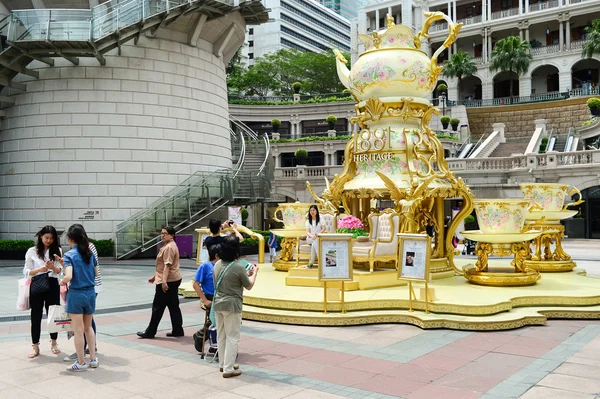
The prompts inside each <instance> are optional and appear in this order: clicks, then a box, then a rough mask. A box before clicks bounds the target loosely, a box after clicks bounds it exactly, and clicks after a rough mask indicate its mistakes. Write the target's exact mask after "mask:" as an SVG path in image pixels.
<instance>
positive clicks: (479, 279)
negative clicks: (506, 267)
mask: <svg viewBox="0 0 600 399" xmlns="http://www.w3.org/2000/svg"><path fill="white" fill-rule="evenodd" d="M463 270H464V272H465V274H464V277H465V278H466V279H467V280H469V282H470V283H473V284H477V285H487V286H491V287H523V286H527V285H534V284H535V283H537V281H538V280H539V279H540V278H541V277H542V276H541V275H540V273H539V272H538V271H537V270H533V269H525V272H523V273H488V272H478V271H477V270H476V269H475V268H474V267H468V266H465V267H464V268H463Z"/></svg>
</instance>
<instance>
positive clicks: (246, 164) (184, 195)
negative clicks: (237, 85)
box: [116, 120, 273, 259]
mask: <svg viewBox="0 0 600 399" xmlns="http://www.w3.org/2000/svg"><path fill="white" fill-rule="evenodd" d="M232 126H233V127H234V128H235V130H234V129H232V130H231V132H230V133H231V140H232V145H231V146H232V159H234V160H237V165H236V167H235V168H234V169H224V170H218V171H215V172H197V173H194V174H193V175H191V176H190V177H189V178H187V179H186V180H184V181H183V182H182V183H181V184H179V185H178V186H177V187H175V188H174V189H173V190H171V191H170V192H169V193H167V194H166V195H165V196H163V197H161V198H159V199H158V200H156V201H155V202H154V203H152V204H151V205H150V206H149V207H147V208H146V209H144V210H142V211H141V212H138V213H137V214H135V215H134V216H132V217H130V218H129V219H128V220H126V221H125V222H123V223H121V224H119V225H118V226H117V233H116V246H117V257H118V258H119V259H123V258H126V257H128V256H130V255H134V254H136V253H138V252H143V251H146V250H148V249H150V248H153V247H154V246H156V245H157V244H158V243H159V242H160V235H159V234H160V228H161V227H162V226H165V225H170V226H173V227H174V228H175V230H176V231H177V232H179V231H182V230H185V229H187V228H189V227H190V226H193V225H195V224H198V223H199V222H201V221H202V220H206V219H207V218H210V217H211V215H213V214H214V213H215V212H217V211H218V210H219V209H221V208H222V207H224V206H225V205H226V204H228V203H230V202H231V201H238V202H247V203H251V202H256V201H260V200H263V199H266V198H269V196H270V191H271V180H272V178H273V160H272V157H271V156H270V154H269V152H270V144H269V142H268V140H267V137H266V135H263V136H264V137H263V136H259V135H257V134H256V133H255V132H253V131H252V130H251V129H249V128H247V126H245V125H243V124H242V123H241V122H239V121H236V120H232Z"/></svg>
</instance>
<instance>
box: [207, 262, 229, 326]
mask: <svg viewBox="0 0 600 399" xmlns="http://www.w3.org/2000/svg"><path fill="white" fill-rule="evenodd" d="M234 262H235V260H234V261H233V262H230V263H229V264H228V265H227V266H226V267H225V269H224V270H223V271H222V272H221V274H220V275H219V278H218V280H217V284H215V294H214V295H213V304H212V305H211V307H210V312H209V313H208V318H209V319H210V322H211V323H212V325H213V326H216V325H217V319H216V316H215V306H214V301H215V299H216V298H217V291H218V290H219V285H221V280H223V276H225V273H227V270H228V269H229V266H231V265H233V263H234Z"/></svg>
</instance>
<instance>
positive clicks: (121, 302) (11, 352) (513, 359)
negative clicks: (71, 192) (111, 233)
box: [0, 240, 600, 399]
mask: <svg viewBox="0 0 600 399" xmlns="http://www.w3.org/2000/svg"><path fill="white" fill-rule="evenodd" d="M564 246H565V249H566V250H567V252H568V253H569V254H571V255H572V256H573V258H574V259H575V260H576V261H577V262H578V265H579V267H581V268H584V269H586V270H588V273H589V274H590V275H592V276H598V277H600V252H599V251H598V250H597V248H598V243H597V241H586V240H567V241H566V242H565V245H564ZM183 264H184V270H183V275H184V280H186V279H190V278H191V277H192V276H193V272H194V262H193V261H191V260H186V261H184V262H183ZM11 265H12V267H11ZM0 266H2V267H0V394H1V395H2V396H3V397H4V398H6V399H12V398H71V397H92V398H111V399H117V398H131V399H134V398H185V397H190V398H191V397H200V398H260V399H271V398H273V399H276V398H291V399H296V398H306V399H312V398H314V399H320V398H337V397H346V398H392V397H393V398H410V399H412V398H444V399H445V398H465V399H469V398H519V397H522V398H529V399H531V398H544V399H551V398H561V399H562V398H565V399H571V398H573V399H578V398H600V373H599V372H598V370H600V320H585V321H584V320H575V321H574V320H550V321H549V322H548V324H547V325H546V326H536V327H527V328H521V329H517V330H510V331H502V332H468V331H452V330H421V329H419V328H417V327H413V326H409V325H390V324H383V325H367V326H356V327H307V326H293V325H278V324H266V323H258V322H250V321H244V323H243V326H242V339H241V342H240V350H239V352H240V353H239V359H238V360H239V363H240V365H241V369H242V370H243V372H244V374H243V375H242V376H240V377H237V378H233V379H224V378H222V377H221V374H220V373H219V371H218V368H217V365H216V364H215V363H210V362H207V361H206V360H203V359H201V358H200V356H199V354H198V353H197V352H196V350H195V349H194V346H193V342H192V334H193V333H194V332H195V331H196V330H197V329H198V328H199V326H200V325H201V323H202V322H203V320H204V317H205V316H204V313H203V311H202V310H201V309H200V306H199V303H198V300H188V301H182V305H181V308H182V312H183V315H184V322H185V331H186V336H185V337H182V338H167V337H166V336H165V334H166V332H168V331H170V322H169V317H168V311H167V312H165V316H164V317H163V322H162V323H161V325H160V329H161V331H159V333H158V335H157V338H155V339H154V340H140V339H138V338H137V336H136V335H135V332H136V331H140V330H143V329H144V328H145V327H146V325H147V323H148V320H149V317H150V303H151V301H152V296H153V287H152V286H151V285H149V284H147V282H146V279H147V278H148V277H149V276H150V275H151V274H152V270H153V266H152V260H141V261H140V260H136V261H126V262H109V261H107V260H104V262H102V272H103V273H102V274H103V277H104V290H103V292H102V293H101V294H100V295H99V297H98V309H99V314H98V315H97V316H96V319H97V324H98V349H99V356H98V357H99V360H100V367H99V368H98V369H95V370H89V371H87V372H84V373H77V374H74V375H73V374H70V373H69V372H67V371H66V369H65V367H66V365H67V363H65V362H63V361H62V358H63V357H64V356H65V354H70V353H71V352H73V343H72V340H71V341H68V340H67V338H66V336H65V335H64V334H62V335H61V336H59V344H60V346H61V348H62V350H63V353H62V354H60V355H58V356H56V355H52V354H51V353H50V343H49V338H48V336H47V334H46V333H43V337H42V343H41V356H39V357H38V358H36V359H32V360H30V359H27V354H28V353H29V352H30V350H31V347H30V334H29V328H30V327H29V322H28V321H27V320H26V318H27V317H26V316H27V313H19V312H16V311H15V310H14V304H15V299H16V287H17V283H16V280H17V279H18V278H20V276H21V268H22V265H19V262H15V261H9V262H7V261H4V262H3V263H0ZM259 278H260V275H259ZM599 295H600V293H599Z"/></svg>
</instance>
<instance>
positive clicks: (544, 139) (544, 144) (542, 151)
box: [539, 137, 548, 154]
mask: <svg viewBox="0 0 600 399" xmlns="http://www.w3.org/2000/svg"><path fill="white" fill-rule="evenodd" d="M547 147H548V137H542V141H541V142H540V151H539V152H540V154H545V153H546V148H547Z"/></svg>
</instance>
